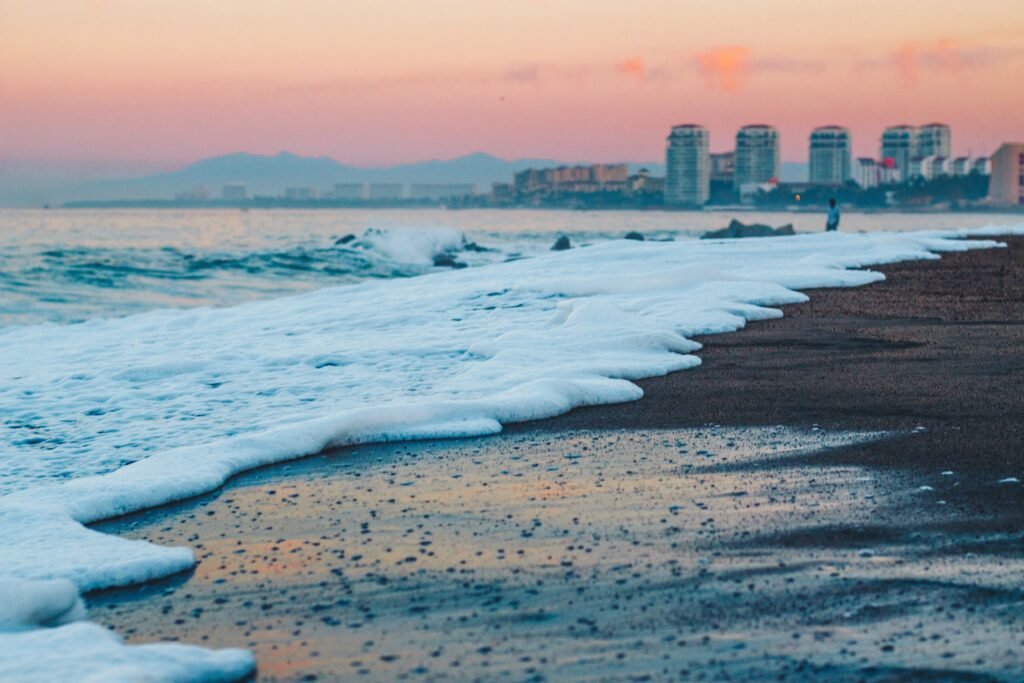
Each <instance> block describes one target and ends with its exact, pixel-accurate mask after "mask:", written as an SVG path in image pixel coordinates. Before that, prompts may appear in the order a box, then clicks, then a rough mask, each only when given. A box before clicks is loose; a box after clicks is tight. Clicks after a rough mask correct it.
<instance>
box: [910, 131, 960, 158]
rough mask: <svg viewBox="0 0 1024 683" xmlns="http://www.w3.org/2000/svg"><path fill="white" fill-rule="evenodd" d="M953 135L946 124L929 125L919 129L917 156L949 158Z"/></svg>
mask: <svg viewBox="0 0 1024 683" xmlns="http://www.w3.org/2000/svg"><path fill="white" fill-rule="evenodd" d="M952 138H953V135H952V133H951V131H950V129H949V126H947V125H946V124H944V123H928V124H925V125H923V126H921V127H920V128H918V129H917V156H921V157H933V156H934V157H947V158H948V157H949V156H950V153H951V150H952V146H953V145H952Z"/></svg>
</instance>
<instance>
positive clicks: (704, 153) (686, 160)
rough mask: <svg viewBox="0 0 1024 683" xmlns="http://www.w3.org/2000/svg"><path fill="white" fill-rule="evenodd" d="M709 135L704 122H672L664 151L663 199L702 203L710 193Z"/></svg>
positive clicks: (688, 203) (695, 203) (666, 200)
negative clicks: (677, 123)
mask: <svg viewBox="0 0 1024 683" xmlns="http://www.w3.org/2000/svg"><path fill="white" fill-rule="evenodd" d="M710 138H711V136H710V135H709V133H708V130H707V129H706V128H704V127H703V126H698V125H696V124H692V123H687V124H683V125H680V126H673V127H672V132H671V133H670V134H669V136H668V149H667V151H666V152H665V161H666V171H665V203H666V204H672V205H676V206H679V205H695V206H699V205H703V204H705V203H707V201H708V197H709V196H710V194H711V158H710V154H709V146H710Z"/></svg>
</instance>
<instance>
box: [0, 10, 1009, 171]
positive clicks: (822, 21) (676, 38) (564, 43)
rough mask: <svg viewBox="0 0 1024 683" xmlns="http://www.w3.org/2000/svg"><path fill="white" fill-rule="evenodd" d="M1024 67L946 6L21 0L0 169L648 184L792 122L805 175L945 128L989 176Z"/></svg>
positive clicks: (6, 56) (786, 140)
mask: <svg viewBox="0 0 1024 683" xmlns="http://www.w3.org/2000/svg"><path fill="white" fill-rule="evenodd" d="M783 16H784V17H787V21H786V22H781V21H775V20H774V19H777V18H778V17H783ZM766 26H771V27H772V28H771V30H770V31H766V30H765V27H766ZM157 28H158V29H159V30H156V29H157ZM1022 66H1024V9H1021V8H1020V6H1019V5H1018V3H1015V2H1009V1H1003V0H996V1H993V2H987V3H982V4H980V5H979V6H976V7H972V8H971V12H970V13H969V15H965V13H964V12H963V11H962V7H960V6H959V5H955V4H953V3H951V2H948V3H936V2H925V1H924V0H909V1H908V2H904V3H900V4H899V5H898V6H894V5H893V4H892V3H886V2H881V1H878V0H862V1H859V2H849V1H847V0H842V1H840V2H836V3H830V4H829V6H828V7H827V8H822V7H820V6H819V5H818V4H817V3H810V2H802V1H800V0H778V1H777V2H760V1H757V0H738V1H737V2H733V3H729V6H728V7H725V6H722V7H718V8H708V7H689V6H687V7H683V6H680V5H679V4H678V3H669V2H665V1H664V0H642V1H640V2H638V3H634V4H632V5H630V6H629V7H626V6H622V7H618V6H609V5H596V4H594V3H586V2H582V1H580V0H562V1H560V2H540V1H538V0H532V1H531V0H517V1H515V2H513V1H511V0H508V1H505V0H500V1H499V2H496V3H493V4H488V5H487V7H486V8H484V7H478V6H476V4H474V3H472V2H468V0H444V1H442V2H438V3H435V4H432V5H431V7H430V11H421V10H416V11H410V8H409V7H408V6H407V5H404V4H402V3H399V2H387V1H384V2H375V3H374V2H368V1H367V2H364V1H363V0H354V1H353V2H352V3H345V5H344V6H339V5H338V4H337V3H329V2H326V1H325V0H304V1H303V2H301V3H298V4H296V3H284V2H279V1H272V0H263V1H254V2H249V3H246V4H244V5H243V4H232V5H231V6H229V7H226V6H222V5H217V4H211V3H201V2H198V1H197V0H186V1H184V2H180V3H174V4H172V3H162V2H155V3H145V4H140V3H131V2H127V1H126V0H54V1H53V2H49V3H46V4H45V6H43V5H41V4H40V3H31V2H28V1H27V0H6V1H5V2H4V3H3V4H2V5H0V119H2V121H3V127H2V128H0V130H2V133H0V161H5V162H8V163H10V162H11V161H12V160H22V161H24V160H30V161H34V162H38V163H40V164H50V165H58V166H59V165H80V166H81V165H100V166H105V167H110V168H137V167H143V168H148V169H154V168H163V169H169V168H173V167H176V166H180V165H182V164H184V163H187V162H189V161H191V160H194V159H198V158H202V157H208V156H213V155H216V154H223V153H228V152H234V151H239V150H248V151H252V152H255V153H273V152H276V151H279V150H282V149H287V150H290V151H294V152H296V153H298V154H305V155H321V154H323V155H329V156H332V157H334V158H338V159H343V160H345V161H346V162H350V163H356V164H371V165H388V164H394V163H403V162H410V161H417V160H422V159H431V158H452V157H456V156H459V155H463V154H466V153H470V152H475V151H478V150H484V151H487V152H491V153H494V154H496V155H499V156H501V157H505V158H518V157H553V158H563V159H587V160H589V161H594V162H612V161H622V160H636V161H644V160H654V159H659V158H661V157H662V154H663V150H662V145H663V140H664V131H665V130H666V129H667V128H669V127H670V126H671V125H673V124H676V123H681V122H685V121H699V122H702V124H703V125H704V126H705V127H706V128H707V129H708V131H709V136H710V149H711V152H721V151H724V150H727V149H729V148H731V145H732V139H733V136H734V133H735V131H736V130H738V129H739V128H740V127H742V126H744V125H747V124H749V123H756V122H766V123H770V124H772V125H773V126H775V127H776V128H778V129H779V131H780V138H781V152H782V158H783V159H784V160H786V161H806V160H807V159H806V141H807V138H808V136H809V135H810V133H811V131H812V130H813V129H814V128H816V127H819V126H822V125H828V124H835V125H842V126H844V127H847V128H849V129H850V131H851V136H852V139H853V155H854V156H875V155H876V154H877V150H876V146H877V138H878V135H879V134H880V133H881V131H882V130H883V129H884V128H885V127H887V126H891V125H895V124H899V123H911V124H919V123H920V122H926V121H930V120H941V121H944V122H946V123H948V124H950V125H951V126H952V127H953V128H955V129H956V131H957V137H956V139H955V140H954V150H953V151H954V154H955V155H964V154H967V153H968V152H970V153H971V154H972V155H980V154H991V153H993V152H994V151H995V150H996V148H997V147H998V146H999V144H1000V143H1001V142H1003V141H1005V140H1012V139H1024V121H1022V120H1021V118H1020V117H1019V115H1018V112H1019V111H1021V110H1022V109H1024V92H1022V91H1021V89H1020V88H1019V87H1016V85H1015V83H1016V79H1017V77H1018V75H1019V73H1020V72H1021V68H1022Z"/></svg>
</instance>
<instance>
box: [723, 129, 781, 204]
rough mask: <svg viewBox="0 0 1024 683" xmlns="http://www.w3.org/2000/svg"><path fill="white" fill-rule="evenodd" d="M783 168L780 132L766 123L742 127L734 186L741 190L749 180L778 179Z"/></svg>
mask: <svg viewBox="0 0 1024 683" xmlns="http://www.w3.org/2000/svg"><path fill="white" fill-rule="evenodd" d="M780 168H781V163H780V159H779V131H777V130H775V128H773V127H771V126H765V125H763V124H756V125H750V126H743V128H740V130H739V132H738V133H736V173H735V175H734V178H733V187H735V189H736V190H737V191H739V190H741V189H742V187H743V186H744V185H747V184H750V183H769V182H773V181H775V182H777V181H778V179H779V171H780Z"/></svg>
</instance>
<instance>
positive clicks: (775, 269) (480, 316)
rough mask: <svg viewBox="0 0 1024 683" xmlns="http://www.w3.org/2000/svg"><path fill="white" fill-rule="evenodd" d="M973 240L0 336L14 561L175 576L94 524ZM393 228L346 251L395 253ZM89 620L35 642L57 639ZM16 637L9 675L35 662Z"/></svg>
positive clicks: (467, 427) (722, 246)
mask: <svg viewBox="0 0 1024 683" xmlns="http://www.w3.org/2000/svg"><path fill="white" fill-rule="evenodd" d="M1006 232H1010V230H1009V229H1005V228H1001V229H998V230H996V229H993V230H990V231H988V232H986V233H985V234H998V233H1006ZM1018 232H1020V233H1024V229H1021V230H1019V231H1018ZM978 234H980V233H977V232H966V231H961V232H956V233H952V232H949V233H901V234H895V233H875V234H870V235H857V234H842V233H830V234H817V235H802V236H796V237H784V238H769V239H749V240H733V241H726V240H722V241H702V242H696V241H690V242H674V243H672V242H668V243H653V242H629V241H622V240H620V241H614V242H606V243H602V244H597V245H593V246H590V247H587V248H582V249H574V250H572V251H568V252H559V253H548V254H545V255H542V256H538V257H536V258H531V259H521V260H514V261H509V262H500V263H491V264H489V265H482V266H480V267H477V268H472V269H456V270H452V269H447V270H445V271H444V272H433V273H429V274H426V275H424V276H422V277H417V278H398V279H387V280H379V281H364V282H361V283H359V284H355V285H350V286H342V287H332V288H327V289H321V290H317V291H313V292H308V293H305V294H301V295H297V296H290V297H284V298H279V299H274V300H269V301H259V302H252V303H247V304H243V305H239V306H234V307H230V308H222V309H209V308H198V309H191V310H184V311H180V310H179V311H174V310H158V311H151V312H148V313H145V314H141V315H136V316H131V317H127V318H120V319H112V320H92V321H88V322H85V323H83V324H80V325H75V326H53V325H42V326H27V327H11V328H7V329H5V330H0V345H2V346H3V348H5V349H7V350H8V353H7V357H6V358H5V364H4V366H3V367H2V369H0V412H2V413H3V414H4V415H6V416H9V417H8V422H7V423H6V424H5V429H4V439H3V442H2V443H0V448H2V450H0V482H2V487H3V488H2V492H3V493H4V494H5V495H3V497H2V498H0V530H2V533H3V537H4V539H5V544H4V547H3V549H2V553H3V562H2V563H0V573H2V574H3V575H4V576H7V577H14V578H18V579H21V580H32V581H43V580H57V579H66V580H70V581H72V582H73V583H74V585H75V586H76V588H77V589H78V590H92V589H96V588H102V587H106V586H112V585H123V584H127V583H132V582H138V581H145V580H148V579H152V578H155V577H157V576H162V575H166V574H168V573H171V572H175V571H180V570H182V569H185V568H187V567H189V566H191V564H192V563H193V561H194V557H193V555H192V552H191V551H190V550H188V549H184V548H163V547H159V546H156V545H152V544H149V543H146V542H141V541H130V540H126V539H122V538H118V537H111V536H106V535H103V534H99V533H97V532H95V531H91V530H89V529H87V528H86V527H84V526H83V524H84V523H88V522H91V521H95V520H98V519H102V518H105V517H110V516H114V515H118V514H123V513H127V512H130V511H133V510H139V509H142V508H146V507H150V506H155V505H159V504H163V503H167V502H170V501H174V500H179V499H182V498H185V497H189V496H193V495H196V494H199V493H203V492H206V491H210V490H213V489H215V488H216V487H218V486H220V485H221V484H222V483H223V482H224V481H225V480H226V479H227V478H228V477H230V476H232V475H233V474H235V473H237V472H239V471H241V470H244V469H248V468H252V467H256V466H259V465H264V464H268V463H272V462H277V461H281V460H284V459H288V458H294V457H300V456H303V455H308V454H312V453H316V452H318V451H321V450H323V449H325V448H329V447H334V446H340V445H345V444H355V443H365V442H369V441H389V440H400V439H412V438H428V437H429V438H433V437H453V436H470V435H482V434H492V433H495V432H498V431H500V429H501V425H502V424H504V423H508V422H514V421H522V420H530V419H537V418H542V417H548V416H552V415H555V414H559V413H562V412H565V411H567V410H570V409H571V408H573V407H576V406H581V405H592V404H601V403H612V402H620V401H628V400H635V399H637V398H639V397H640V395H641V393H642V392H641V391H640V389H639V388H638V387H637V386H636V385H635V384H633V383H632V382H631V380H635V379H639V378H644V377H650V376H654V375H661V374H666V373H668V372H673V371H677V370H683V369H687V368H692V367H694V366H696V365H698V364H699V362H700V361H699V359H698V358H697V357H696V356H694V355H693V353H694V352H695V351H697V350H699V348H700V345H699V344H697V343H695V342H693V341H691V340H690V339H689V337H692V336H694V335H698V334H713V333H724V332H730V331H734V330H737V329H739V328H741V327H743V326H744V325H745V324H746V323H747V322H748V321H751V320H761V319H766V318H775V317H779V316H780V315H781V312H780V311H779V310H777V309H776V308H774V307H775V306H778V305H781V304H788V303H796V302H801V301H805V300H806V296H805V295H803V294H801V293H800V292H799V291H797V290H800V289H806V288H813V287H847V286H858V285H863V284H867V283H870V282H874V281H877V280H879V279H881V278H882V276H881V275H880V274H878V273H874V272H871V271H866V270H858V268H861V267H863V266H868V265H873V264H881V263H892V262H896V261H902V260H910V259H925V258H937V256H936V254H937V253H940V252H945V251H960V250H967V249H980V248H991V247H995V246H998V243H996V242H992V241H985V240H971V241H963V240H959V239H957V238H958V237H963V236H976V235H978ZM389 239H390V238H389V237H388V236H386V235H383V236H378V235H370V236H367V237H365V238H364V239H363V240H358V239H357V240H349V242H350V243H352V244H351V245H345V246H347V247H348V248H349V249H350V250H352V251H355V250H363V251H365V252H367V253H385V254H386V256H384V257H382V258H385V259H387V260H389V262H392V263H393V262H395V259H396V258H399V257H400V256H398V255H397V253H396V252H395V251H390V252H389V251H388V246H387V245H388V244H389ZM375 240H376V241H375ZM453 240H455V241H454V242H453ZM357 241H360V242H365V245H363V246H360V245H357V244H355V242H357ZM458 244H461V243H459V242H458V238H454V237H452V236H448V237H444V238H439V239H437V240H436V241H434V242H430V243H427V244H425V245H421V246H418V247H416V248H414V249H412V250H411V251H410V252H409V253H415V254H417V255H418V256H417V258H421V260H422V258H423V254H425V253H428V252H435V251H436V249H437V248H438V247H441V248H451V247H452V246H453V245H455V246H458ZM396 248H398V247H396ZM473 253H478V252H473ZM403 258H408V257H403ZM420 266H421V267H428V266H425V265H424V264H423V263H421V264H420ZM428 268H433V266H429V267H428ZM57 549H59V550H60V552H55V550H57ZM0 583H2V580H0ZM55 590H56V589H55ZM80 626H82V625H81V624H71V625H70V626H61V627H57V628H52V629H47V630H44V631H41V632H40V631H32V633H33V634H34V635H33V637H34V638H37V639H39V642H51V643H52V641H53V639H55V638H64V637H65V635H66V633H67V632H66V631H65V630H64V629H69V628H76V627H80ZM25 627H26V628H28V626H25ZM0 628H2V625H0ZM40 633H42V634H43V635H39V634H40ZM45 634H51V635H50V636H49V640H47V636H46V635H45ZM7 638H8V636H6V635H3V634H0V652H8V653H11V654H9V655H6V656H7V657H8V658H12V659H9V663H8V666H9V667H15V668H11V669H9V670H12V671H17V670H18V669H16V667H17V666H22V665H25V666H27V665H29V664H31V661H32V660H31V659H30V657H31V655H30V654H25V653H26V652H29V651H28V650H25V649H16V648H15V647H14V643H13V642H5V639H7ZM199 652H205V651H199ZM207 654H209V653H207ZM214 654H217V653H214ZM196 656H198V655H196ZM204 656H206V655H204ZM27 658H28V659H27ZM189 661H192V660H189ZM240 661H241V660H238V659H237V658H231V657H228V658H227V660H225V662H226V663H225V662H222V663H221V665H223V666H225V667H232V666H235V667H237V666H239V662H240ZM10 662H13V663H10ZM26 662H27V663H26ZM3 666H4V657H3V656H0V672H2V671H3V668H2V667H3ZM210 666H213V667H214V668H216V666H220V665H216V666H215V665H214V664H210Z"/></svg>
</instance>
